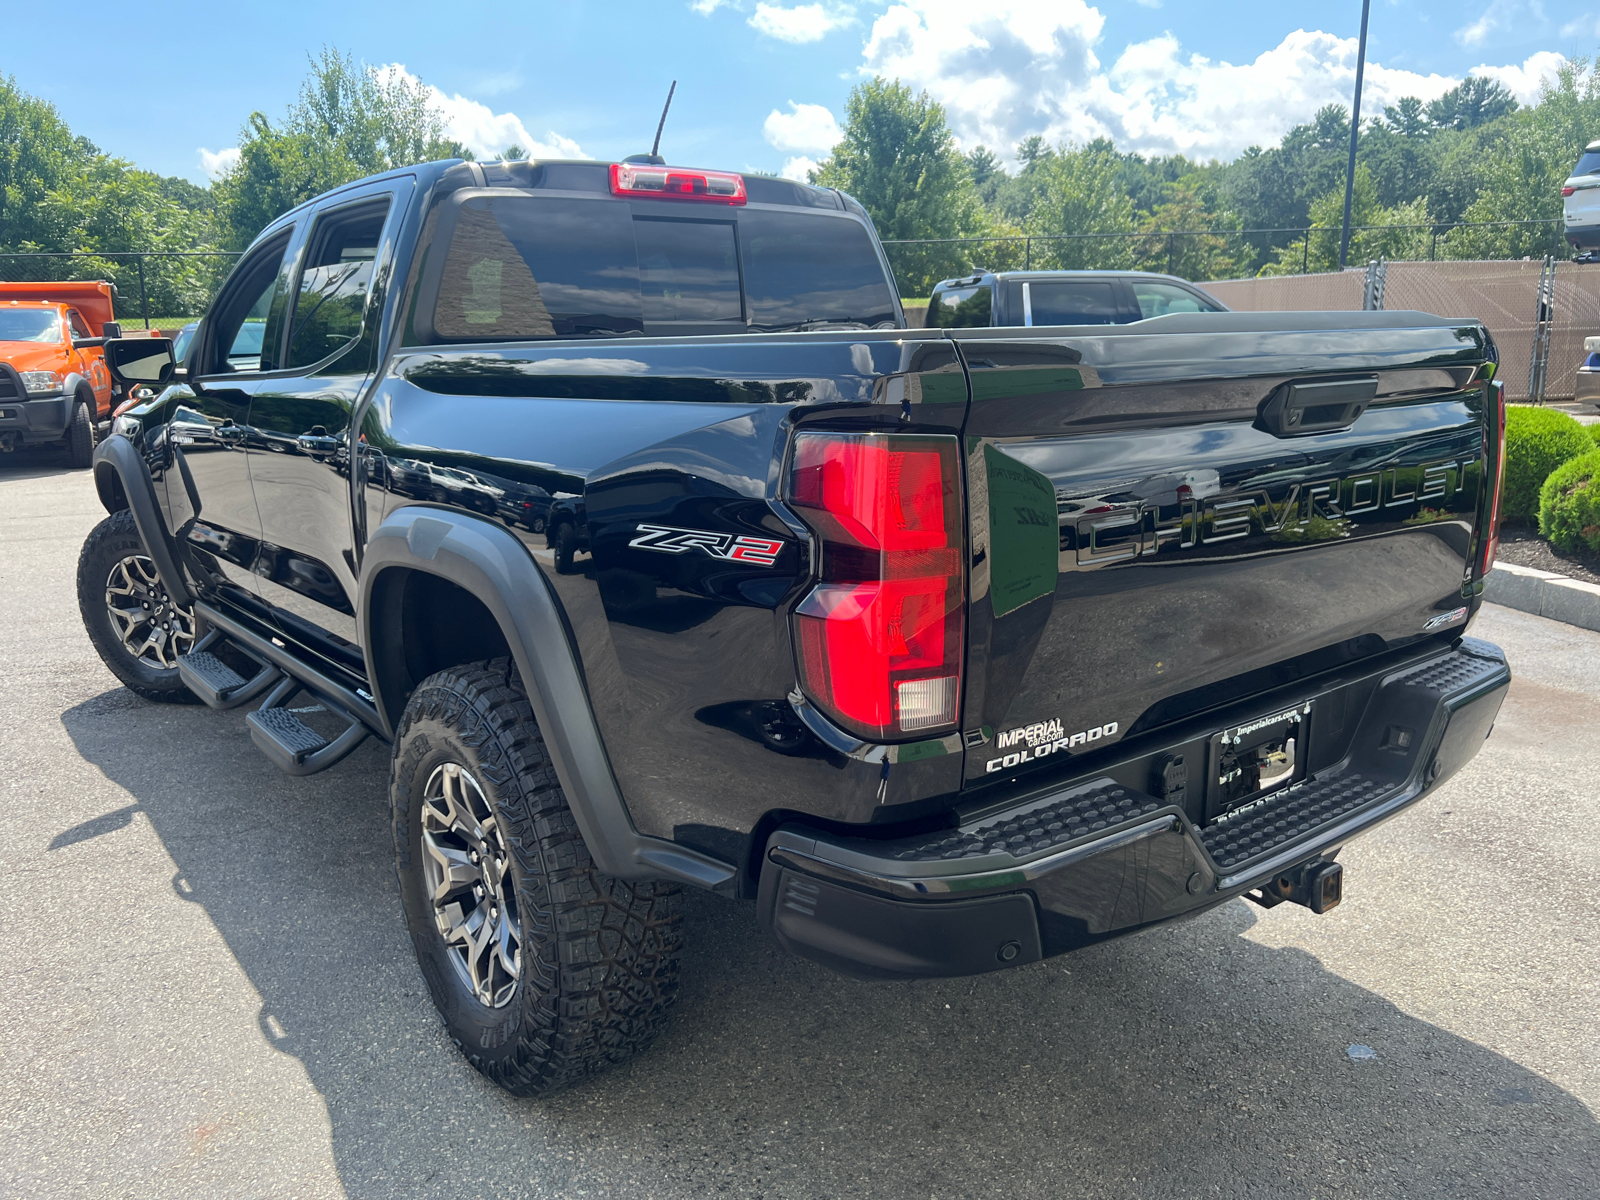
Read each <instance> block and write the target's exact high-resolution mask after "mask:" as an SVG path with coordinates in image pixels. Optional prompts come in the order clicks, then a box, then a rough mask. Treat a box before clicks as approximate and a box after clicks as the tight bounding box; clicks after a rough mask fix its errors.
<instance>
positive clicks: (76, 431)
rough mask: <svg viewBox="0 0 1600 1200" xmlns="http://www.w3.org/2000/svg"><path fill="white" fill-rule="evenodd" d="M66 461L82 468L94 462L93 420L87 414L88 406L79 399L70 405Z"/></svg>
mask: <svg viewBox="0 0 1600 1200" xmlns="http://www.w3.org/2000/svg"><path fill="white" fill-rule="evenodd" d="M63 444H64V445H65V446H66V448H67V461H68V462H69V463H70V464H71V465H72V466H74V467H77V468H79V469H82V468H84V467H88V466H92V465H93V464H94V421H93V420H92V419H91V418H90V416H89V406H88V405H87V404H85V403H84V402H83V401H82V400H79V401H78V402H77V403H76V404H74V405H73V406H72V420H71V421H69V422H68V423H67V436H66V440H65V442H64V443H63Z"/></svg>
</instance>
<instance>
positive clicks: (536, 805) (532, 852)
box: [389, 658, 682, 1096]
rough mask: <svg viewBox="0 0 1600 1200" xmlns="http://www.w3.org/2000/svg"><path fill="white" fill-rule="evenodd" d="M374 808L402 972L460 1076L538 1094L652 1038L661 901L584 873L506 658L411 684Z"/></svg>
mask: <svg viewBox="0 0 1600 1200" xmlns="http://www.w3.org/2000/svg"><path fill="white" fill-rule="evenodd" d="M389 795H390V800H391V802H392V805H393V829H394V846H395V865H396V870H397V871H398V874H399V877H400V896H401V902H402V904H403V905H404V908H405V913H406V924H407V925H408V926H409V928H410V931H411V942H412V945H413V947H415V949H416V953H417V962H418V964H419V965H420V966H421V968H422V974H423V977H424V979H426V980H427V984H428V990H429V991H430V992H431V993H432V995H433V1001H434V1004H435V1005H437V1007H438V1009H439V1013H440V1015H441V1016H442V1017H443V1018H444V1023H445V1026H446V1028H447V1029H448V1030H449V1033H450V1037H451V1039H452V1040H453V1041H454V1042H455V1044H456V1046H457V1047H458V1048H459V1049H460V1050H461V1052H462V1053H463V1054H464V1055H466V1057H467V1059H468V1060H469V1061H470V1062H471V1063H472V1065H473V1066H475V1067H476V1068H477V1069H478V1070H479V1071H481V1072H483V1074H484V1075H486V1076H488V1077H489V1078H490V1079H492V1080H493V1081H494V1082H495V1083H498V1084H499V1085H500V1086H501V1087H503V1088H505V1089H507V1090H508V1091H510V1092H513V1093H515V1094H517V1095H519V1096H545V1095H549V1094H551V1093H553V1092H557V1091H560V1090H561V1089H562V1088H564V1087H567V1086H569V1085H571V1084H573V1083H576V1082H577V1081H579V1080H580V1079H582V1078H584V1077H585V1076H587V1075H590V1074H593V1073H594V1072H596V1071H600V1070H604V1069H605V1068H607V1067H609V1066H612V1065H614V1064H616V1063H620V1062H623V1061H625V1060H626V1059H628V1058H630V1057H632V1056H633V1055H634V1054H636V1053H638V1052H639V1051H640V1050H642V1049H644V1048H645V1047H646V1046H647V1045H648V1044H649V1043H650V1042H651V1041H652V1040H653V1039H654V1038H655V1036H656V1034H657V1033H658V1032H659V1031H660V1029H661V1026H662V1024H663V1022H664V1021H665V1019H666V1016H667V1013H668V1010H669V1009H670V1008H671V1006H672V1002H673V1000H674V999H675V997H676V994H677V982H678V952H679V949H680V947H681V944H682V934H681V929H680V925H681V921H682V918H681V913H680V897H679V895H678V889H677V887H676V886H675V885H673V884H666V883H627V882H625V881H623V880H620V879H613V878H611V877H610V876H608V875H603V874H601V873H600V871H599V870H598V869H597V868H596V867H595V865H594V860H593V859H592V858H591V857H590V855H589V850H588V847H587V846H585V845H584V842H583V836H582V835H581V834H580V833H579V832H578V826H577V822H576V821H575V820H574V819H573V816H572V812H571V810H569V809H568V807H567V802H566V797H565V796H564V795H563V793H562V791H561V785H560V784H559V783H558V782H557V780H556V777H555V771H554V770H553V769H552V767H551V764H550V758H549V755H548V753H547V752H546V750H545V745H544V739H543V737H542V736H541V734H540V732H539V727H538V725H537V723H536V722H535V721H534V717H533V709H532V707H531V706H530V705H529V703H528V699H527V696H526V695H525V694H524V693H523V691H522V686H521V681H520V679H519V677H518V676H517V674H516V670H515V668H514V667H513V666H512V665H511V663H510V661H509V660H507V659H503V658H502V659H494V660H491V661H488V662H481V663H473V664H470V665H467V666H462V667H454V668H451V669H449V670H445V671H440V672H438V673H437V674H435V675H431V676H429V677H428V678H427V679H425V680H423V681H422V683H421V684H419V685H418V686H417V690H416V691H415V692H414V693H412V696H411V700H410V702H409V703H408V704H407V705H406V709H405V712H404V714H403V715H402V716H401V718H400V727H399V731H398V733H397V734H396V736H395V742H394V758H393V763H392V768H391V772H390V777H389Z"/></svg>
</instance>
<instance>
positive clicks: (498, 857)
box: [422, 763, 522, 1008]
mask: <svg viewBox="0 0 1600 1200" xmlns="http://www.w3.org/2000/svg"><path fill="white" fill-rule="evenodd" d="M422 878H423V882H424V884H425V885H426V886H427V889H428V895H429V899H430V900H431V902H432V904H433V920H434V925H435V927H436V928H437V929H438V931H439V936H440V937H442V938H444V942H445V946H446V948H447V949H448V950H449V951H450V953H449V956H448V957H449V959H450V962H451V964H452V965H453V966H454V967H455V969H456V972H457V974H458V975H459V976H460V977H461V981H462V983H464V984H466V986H467V989H468V990H469V991H471V992H472V994H473V995H474V996H476V997H477V998H478V1000H479V1001H480V1002H481V1003H483V1004H485V1005H487V1006H488V1007H490V1008H502V1007H504V1006H505V1005H507V1004H509V1003H510V1002H511V998H512V997H513V996H515V995H516V991H517V982H518V980H519V979H520V978H521V975H522V935H521V924H520V922H519V921H518V919H517V918H518V913H517V894H516V883H515V881H514V880H513V878H512V876H511V855H510V852H509V850H508V849H507V847H506V839H505V835H504V833H503V831H502V830H501V827H500V822H499V819H498V818H497V817H496V815H495V812H494V810H493V809H492V808H491V807H490V806H489V801H488V797H486V796H485V795H484V793H483V788H482V787H480V786H479V784H478V781H477V780H476V779H475V778H474V777H473V775H472V773H471V772H470V771H467V770H466V769H465V768H463V767H462V766H461V765H460V764H458V763H443V764H442V765H440V766H438V767H436V768H434V771H433V774H431V775H429V776H428V782H427V786H426V787H425V788H424V789H423V794H422Z"/></svg>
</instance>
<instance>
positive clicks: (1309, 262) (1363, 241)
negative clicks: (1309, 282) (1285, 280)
mask: <svg viewBox="0 0 1600 1200" xmlns="http://www.w3.org/2000/svg"><path fill="white" fill-rule="evenodd" d="M1343 225H1344V188H1343V187H1335V188H1332V189H1330V190H1329V191H1327V192H1326V193H1324V194H1323V195H1322V196H1320V197H1319V198H1318V199H1317V200H1316V201H1315V202H1313V203H1312V205H1311V233H1310V235H1309V236H1310V240H1311V244H1310V246H1309V247H1307V246H1306V245H1305V244H1304V243H1301V242H1296V243H1293V244H1291V245H1289V246H1286V247H1284V248H1283V249H1281V250H1279V251H1278V254H1277V257H1276V259H1275V261H1273V262H1270V263H1268V264H1267V265H1266V266H1264V267H1262V268H1261V271H1260V273H1261V274H1262V275H1298V274H1299V273H1300V271H1301V269H1302V264H1305V266H1306V268H1307V269H1309V270H1311V271H1313V272H1315V271H1337V270H1338V269H1339V239H1340V236H1341V234H1342V231H1343ZM1350 226H1351V233H1350V257H1349V260H1348V261H1349V262H1350V263H1352V264H1356V265H1360V264H1363V263H1367V262H1370V261H1371V260H1373V259H1375V258H1393V259H1416V258H1426V257H1428V245H1429V240H1430V238H1431V236H1432V232H1431V230H1432V226H1431V223H1430V222H1429V220H1428V206H1427V202H1426V201H1424V200H1420V199H1419V200H1414V201H1412V202H1410V203H1408V204H1399V205H1395V206H1394V207H1392V208H1386V207H1385V206H1384V205H1383V204H1382V203H1381V202H1380V201H1379V199H1378V188H1377V185H1376V184H1375V183H1374V182H1373V179H1372V172H1371V170H1370V169H1369V168H1368V167H1367V165H1366V164H1365V163H1358V164H1356V177H1355V186H1354V188H1353V189H1352V193H1351V205H1350Z"/></svg>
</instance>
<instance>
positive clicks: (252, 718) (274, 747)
mask: <svg viewBox="0 0 1600 1200" xmlns="http://www.w3.org/2000/svg"><path fill="white" fill-rule="evenodd" d="M304 690H305V689H304V688H303V687H302V685H301V684H300V683H299V681H298V680H294V679H285V680H284V681H283V682H282V683H280V684H279V685H278V686H277V687H275V688H273V689H272V692H271V694H270V695H269V696H268V697H267V698H266V700H264V701H263V702H262V704H261V707H260V708H258V709H256V710H255V711H254V712H251V713H246V714H245V720H246V721H247V722H248V723H249V725H250V740H251V741H253V742H255V744H256V747H257V748H258V749H259V750H260V751H261V752H262V753H263V754H265V755H266V756H267V757H268V758H270V759H271V760H272V761H273V763H274V764H275V765H276V766H277V767H278V768H279V769H280V770H282V771H284V772H285V773H287V774H289V775H314V774H315V773H316V772H318V771H324V770H327V768H329V767H331V766H333V765H334V764H335V763H336V762H338V761H339V760H340V759H342V758H344V756H345V755H347V754H349V753H350V751H352V750H354V749H355V748H356V747H357V746H359V745H360V744H361V743H362V742H364V741H366V738H367V733H368V732H369V731H368V729H367V727H366V726H365V725H363V724H362V723H361V722H360V721H358V720H356V718H355V717H352V716H351V715H350V714H349V713H347V712H345V711H344V710H343V709H342V708H339V707H338V706H337V705H335V704H333V703H331V702H329V701H328V700H326V699H324V698H322V697H321V696H317V697H315V700H316V703H317V704H318V705H319V706H320V707H322V708H323V709H326V710H327V711H328V712H329V713H332V714H333V715H334V716H336V717H338V718H339V719H340V720H341V721H344V722H345V729H344V731H343V732H341V733H340V734H338V735H337V736H336V737H334V738H333V739H332V740H329V739H327V738H325V737H323V736H322V734H320V733H318V732H317V731H316V730H315V729H313V728H311V726H309V725H307V724H306V723H305V722H304V721H302V720H301V719H300V717H299V715H298V714H296V713H293V712H291V711H290V710H289V708H288V707H287V706H288V704H289V702H290V701H291V700H293V699H294V697H295V696H297V695H298V694H300V692H302V691H304ZM307 694H308V695H309V694H310V693H307Z"/></svg>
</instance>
